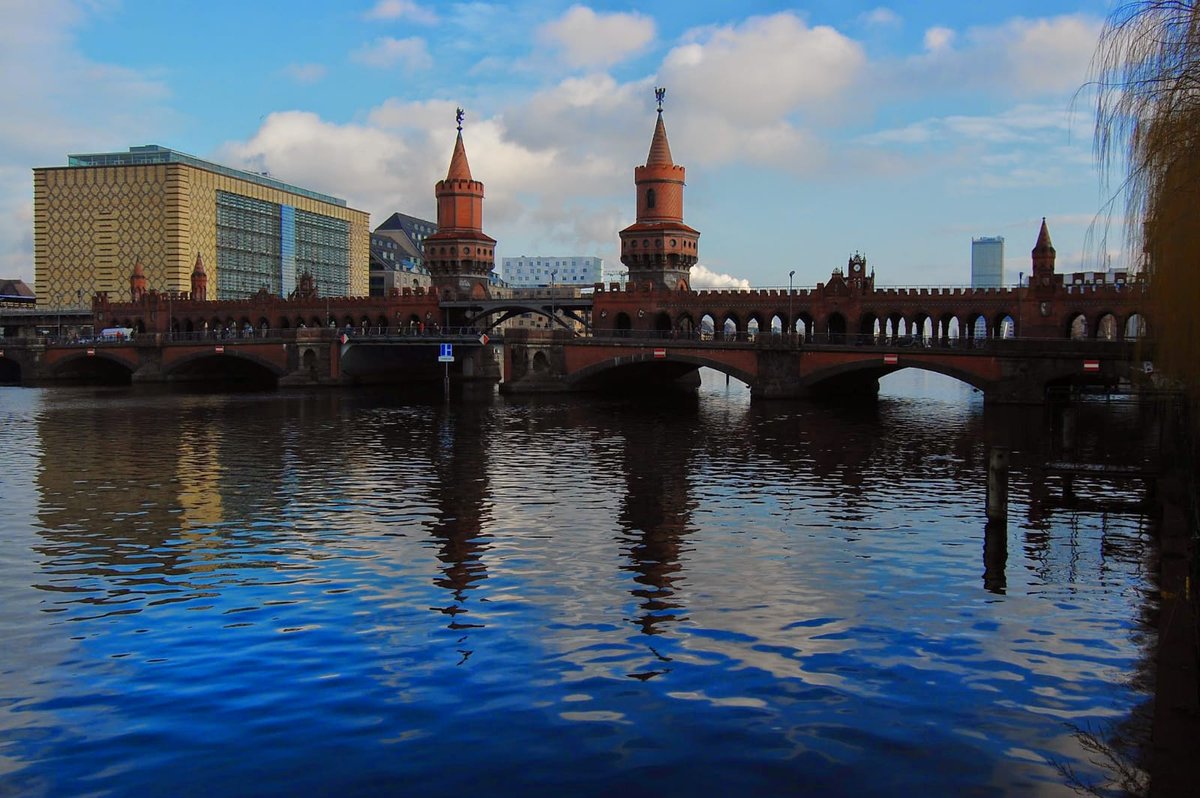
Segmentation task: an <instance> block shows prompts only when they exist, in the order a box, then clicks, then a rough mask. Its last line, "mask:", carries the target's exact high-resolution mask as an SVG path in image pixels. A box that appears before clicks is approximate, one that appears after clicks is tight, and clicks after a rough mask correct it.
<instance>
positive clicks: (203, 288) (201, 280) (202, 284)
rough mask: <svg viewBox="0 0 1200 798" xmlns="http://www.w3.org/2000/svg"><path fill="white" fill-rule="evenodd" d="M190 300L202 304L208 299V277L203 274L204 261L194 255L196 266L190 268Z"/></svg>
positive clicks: (198, 254)
mask: <svg viewBox="0 0 1200 798" xmlns="http://www.w3.org/2000/svg"><path fill="white" fill-rule="evenodd" d="M192 299H193V300H195V301H196V302H203V301H205V300H206V299H208V275H207V274H205V273H204V261H203V260H202V259H201V258H200V253H199V252H197V253H196V265H195V266H194V267H193V268H192Z"/></svg>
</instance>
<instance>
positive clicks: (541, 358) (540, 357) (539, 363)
mask: <svg viewBox="0 0 1200 798" xmlns="http://www.w3.org/2000/svg"><path fill="white" fill-rule="evenodd" d="M548 371H550V360H549V358H547V357H546V353H545V352H542V351H540V350H539V351H537V352H535V353H534V355H533V373H534V374H545V373H547V372H548Z"/></svg>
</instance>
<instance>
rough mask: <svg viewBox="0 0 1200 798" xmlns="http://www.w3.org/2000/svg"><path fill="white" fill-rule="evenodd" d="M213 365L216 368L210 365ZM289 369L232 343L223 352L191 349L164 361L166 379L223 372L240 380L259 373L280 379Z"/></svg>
mask: <svg viewBox="0 0 1200 798" xmlns="http://www.w3.org/2000/svg"><path fill="white" fill-rule="evenodd" d="M209 365H211V366H213V368H211V369H210V368H208V366H209ZM286 373H287V369H286V368H284V367H282V366H280V365H279V364H278V363H274V362H272V361H271V360H269V359H267V358H264V357H261V356H260V355H258V354H256V353H254V352H243V351H240V350H239V347H235V346H229V347H227V348H226V349H225V351H224V352H214V351H212V350H205V351H200V352H189V353H188V354H185V355H181V356H180V357H178V358H175V359H172V360H171V361H170V362H167V363H164V364H163V367H162V376H163V378H164V379H165V380H167V381H176V380H179V381H186V380H187V379H188V378H189V377H193V376H195V377H199V378H204V377H206V376H216V377H217V378H218V379H219V378H221V377H222V376H226V377H228V378H231V379H234V380H238V381H240V380H239V379H238V378H245V377H250V378H254V377H259V378H261V379H264V380H270V381H273V382H278V380H279V378H280V377H282V376H284V375H285V374H286Z"/></svg>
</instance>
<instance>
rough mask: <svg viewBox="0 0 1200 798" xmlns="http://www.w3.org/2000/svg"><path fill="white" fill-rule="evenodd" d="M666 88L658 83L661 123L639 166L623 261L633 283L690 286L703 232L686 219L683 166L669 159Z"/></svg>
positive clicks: (623, 233) (623, 238)
mask: <svg viewBox="0 0 1200 798" xmlns="http://www.w3.org/2000/svg"><path fill="white" fill-rule="evenodd" d="M666 92H667V90H666V89H661V88H656V89H655V90H654V96H655V99H657V100H658V122H657V123H656V124H655V125H654V138H652V139H651V140H650V154H649V156H647V158H646V165H645V166H638V167H635V168H634V170H633V182H634V185H635V186H636V187H637V221H636V222H634V223H633V224H631V225H630V226H629V227H626V228H625V229H624V230H622V231H621V263H623V264H625V267H626V268H627V269H629V284H630V286H635V287H641V286H644V285H647V284H649V285H652V286H654V287H655V288H666V289H672V290H674V289H679V290H684V291H686V290H689V289H690V287H691V269H692V266H694V265H695V264H696V258H697V252H698V243H699V240H700V233H699V231H697V230H693V229H692V228H690V227H688V226H687V225H686V224H684V223H683V187H684V173H685V170H684V168H683V167H682V166H679V165H677V164H675V163H673V162H672V161H671V146H670V144H669V143H668V142H667V128H666V126H664V125H663V117H662V101H663V95H665V94H666Z"/></svg>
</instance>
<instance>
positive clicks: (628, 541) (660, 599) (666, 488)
mask: <svg viewBox="0 0 1200 798" xmlns="http://www.w3.org/2000/svg"><path fill="white" fill-rule="evenodd" d="M686 404H687V403H686V402H684V406H685V407H686ZM681 409H682V408H680V407H678V406H675V405H667V406H659V407H657V408H654V409H653V410H651V409H647V412H651V413H653V414H654V415H655V416H658V418H656V419H655V420H653V421H651V422H650V424H649V429H648V430H642V431H641V432H640V434H638V435H628V436H626V438H625V458H624V472H625V480H626V486H627V487H626V492H625V496H624V499H623V501H622V503H621V515H620V523H621V528H622V530H623V532H624V535H623V536H622V538H621V544H622V547H623V548H624V549H625V550H626V551H627V552H628V556H629V560H630V563H629V564H628V565H625V566H622V569H623V570H628V571H631V572H633V573H634V574H635V576H634V581H635V582H636V583H637V584H638V587H635V588H633V589H632V590H631V591H630V592H631V593H632V594H633V596H634V597H635V598H636V599H638V601H639V609H640V614H639V615H638V617H637V619H636V623H637V624H638V626H639V628H640V629H641V631H642V633H643V634H647V635H656V634H662V632H663V631H664V629H663V626H664V625H665V624H668V623H673V622H676V621H679V620H686V616H685V615H684V614H683V606H684V605H683V603H682V602H681V601H680V600H679V599H678V597H677V596H676V582H677V581H682V579H683V576H682V571H683V566H682V564H681V562H680V557H681V554H682V553H683V542H684V539H685V538H686V536H687V534H688V532H689V531H690V530H689V529H688V526H689V522H690V515H691V510H692V505H693V502H692V500H691V498H690V489H689V484H688V476H689V473H690V471H691V469H692V463H691V460H692V456H693V452H694V449H693V447H692V445H690V444H684V445H680V441H681V440H684V441H686V440H688V438H690V437H691V436H692V435H694V434H695V432H696V431H697V430H696V429H695V425H694V424H690V423H686V418H694V408H693V409H692V412H690V413H686V416H685V421H684V423H679V417H678V416H676V415H675V414H676V413H677V412H678V411H679V410H681ZM673 420H674V421H676V422H677V423H672V421H673Z"/></svg>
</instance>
